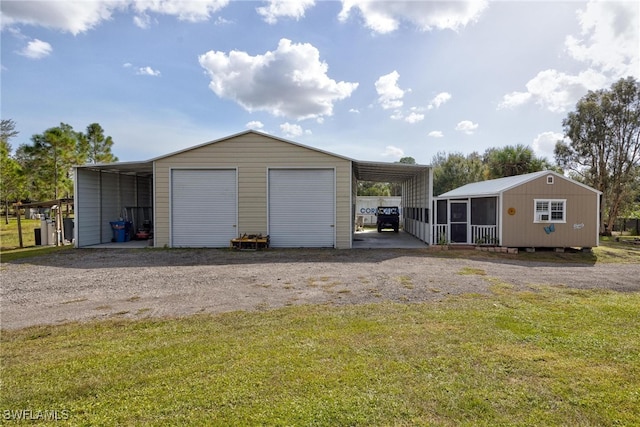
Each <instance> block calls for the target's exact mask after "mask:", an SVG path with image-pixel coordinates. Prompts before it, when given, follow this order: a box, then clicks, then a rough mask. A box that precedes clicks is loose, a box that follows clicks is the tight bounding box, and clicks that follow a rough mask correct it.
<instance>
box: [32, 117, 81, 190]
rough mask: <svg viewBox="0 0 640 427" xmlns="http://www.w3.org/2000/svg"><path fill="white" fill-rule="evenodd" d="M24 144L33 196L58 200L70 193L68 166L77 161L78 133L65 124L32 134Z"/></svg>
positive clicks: (71, 188) (70, 166) (69, 170)
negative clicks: (29, 143) (27, 142)
mask: <svg viewBox="0 0 640 427" xmlns="http://www.w3.org/2000/svg"><path fill="white" fill-rule="evenodd" d="M31 141H32V145H28V146H25V147H24V155H25V156H26V159H25V160H24V161H25V163H26V164H27V165H28V167H29V169H30V170H31V171H33V173H32V174H31V176H30V178H31V180H32V181H33V184H34V186H33V189H34V193H35V194H34V196H35V197H36V198H38V199H44V200H46V199H58V198H60V197H63V196H69V195H71V194H73V185H72V181H71V168H72V167H73V165H75V164H77V163H80V162H79V159H78V155H77V146H78V133H77V132H74V130H73V128H72V127H71V126H70V125H68V124H65V123H60V126H57V127H53V128H50V129H47V130H46V131H44V133H42V134H39V135H33V136H32V137H31Z"/></svg>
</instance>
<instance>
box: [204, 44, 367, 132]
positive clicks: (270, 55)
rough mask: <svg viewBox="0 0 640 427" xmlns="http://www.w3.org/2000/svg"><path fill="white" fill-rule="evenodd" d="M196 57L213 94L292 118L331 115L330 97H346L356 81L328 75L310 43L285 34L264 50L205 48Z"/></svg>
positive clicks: (324, 65) (247, 106)
mask: <svg viewBox="0 0 640 427" xmlns="http://www.w3.org/2000/svg"><path fill="white" fill-rule="evenodd" d="M198 61H199V62H200V65H201V66H202V67H203V68H204V69H205V70H206V71H207V74H208V75H209V78H210V79H211V82H210V83H209V88H210V89H211V90H212V91H213V92H214V93H215V94H216V95H218V96H219V97H221V98H227V99H232V100H234V101H235V102H237V103H238V104H240V105H241V106H242V107H244V108H245V109H246V110H248V111H257V110H260V111H268V112H269V113H271V114H273V115H274V116H284V117H292V118H296V119H298V120H302V119H308V118H319V117H321V116H331V115H332V114H333V104H334V102H336V101H339V100H342V99H345V98H348V97H349V96H351V93H352V92H353V91H354V90H356V88H357V87H358V83H349V82H343V81H341V82H336V81H335V80H333V79H331V78H329V76H328V75H327V71H328V68H329V67H328V65H327V64H326V63H325V62H322V61H320V52H318V49H316V48H315V47H314V46H313V45H311V44H309V43H291V41H290V40H287V39H281V40H280V42H279V43H278V48H277V49H276V50H275V51H268V52H266V53H265V54H264V55H256V56H251V55H249V54H248V53H246V52H242V51H237V50H234V51H231V52H229V53H228V54H227V53H225V52H219V51H209V52H207V53H205V54H203V55H200V56H199V57H198Z"/></svg>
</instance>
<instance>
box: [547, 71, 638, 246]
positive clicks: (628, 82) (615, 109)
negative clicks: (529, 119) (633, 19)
mask: <svg viewBox="0 0 640 427" xmlns="http://www.w3.org/2000/svg"><path fill="white" fill-rule="evenodd" d="M562 125H563V128H564V132H565V136H566V137H568V138H569V140H570V142H569V143H565V142H558V143H557V144H556V148H555V151H554V154H555V157H556V161H557V162H558V164H559V165H560V166H561V167H563V168H565V169H569V170H570V171H572V172H573V173H574V174H576V175H577V176H578V177H580V178H581V179H582V180H583V181H584V182H585V183H586V184H588V185H590V186H592V187H594V188H596V189H597V190H600V191H602V193H603V200H602V209H603V212H604V215H603V218H602V230H604V232H605V233H606V234H610V233H611V231H612V226H613V224H614V223H615V222H616V220H617V218H618V214H619V213H620V212H621V211H622V210H624V209H625V206H624V205H625V201H626V200H630V199H633V197H629V193H630V192H631V191H633V188H634V185H635V184H637V182H636V181H637V179H638V173H637V170H638V165H639V164H640V84H639V83H638V81H636V79H635V78H633V77H627V78H624V79H620V80H618V81H617V82H616V83H614V84H613V85H612V86H611V88H610V89H608V90H605V89H601V90H598V91H590V92H588V93H587V94H586V95H585V96H584V97H583V98H582V99H580V101H578V103H577V104H576V109H575V111H572V112H570V113H569V114H568V115H567V118H566V119H564V120H563V122H562Z"/></svg>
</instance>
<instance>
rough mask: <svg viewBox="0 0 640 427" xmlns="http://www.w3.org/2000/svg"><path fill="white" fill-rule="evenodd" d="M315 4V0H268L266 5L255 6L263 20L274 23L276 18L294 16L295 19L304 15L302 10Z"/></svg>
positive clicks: (276, 20)
mask: <svg viewBox="0 0 640 427" xmlns="http://www.w3.org/2000/svg"><path fill="white" fill-rule="evenodd" d="M314 5H315V0H269V1H268V5H267V6H262V7H258V8H256V11H257V12H258V14H260V15H261V16H262V17H263V18H264V20H265V22H267V23H268V24H275V23H277V22H278V18H280V17H286V18H294V19H296V20H298V19H300V18H302V17H304V12H305V10H306V9H308V8H309V7H312V6H314Z"/></svg>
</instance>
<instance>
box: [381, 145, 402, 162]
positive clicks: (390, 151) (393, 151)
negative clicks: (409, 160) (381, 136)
mask: <svg viewBox="0 0 640 427" xmlns="http://www.w3.org/2000/svg"><path fill="white" fill-rule="evenodd" d="M382 156H384V157H396V158H398V159H400V158H402V157H404V151H403V150H402V148H398V147H394V146H393V145H387V146H386V147H385V150H384V153H382Z"/></svg>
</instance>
